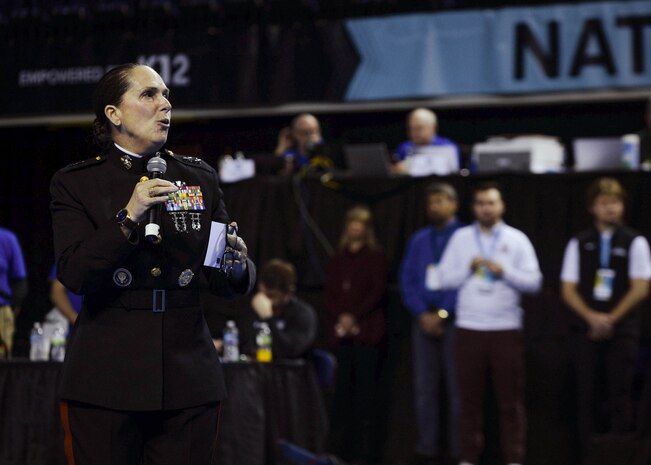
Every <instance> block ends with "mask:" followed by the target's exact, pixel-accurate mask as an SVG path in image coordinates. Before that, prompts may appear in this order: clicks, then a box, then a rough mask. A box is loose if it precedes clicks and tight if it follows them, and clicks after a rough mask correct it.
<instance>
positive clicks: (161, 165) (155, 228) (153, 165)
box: [145, 152, 167, 244]
mask: <svg viewBox="0 0 651 465" xmlns="http://www.w3.org/2000/svg"><path fill="white" fill-rule="evenodd" d="M147 171H148V172H149V178H150V179H155V178H162V177H163V175H164V174H165V171H167V162H166V161H165V160H163V158H162V157H161V156H160V152H159V153H156V155H155V156H153V157H151V158H150V159H149V161H148V162H147ZM162 207H163V205H162V204H160V203H159V204H158V205H154V206H153V207H152V208H150V209H149V223H147V225H146V226H145V237H146V238H147V240H148V241H149V242H152V243H154V244H158V243H159V242H160V241H161V240H162V237H161V235H160V215H161V208H162Z"/></svg>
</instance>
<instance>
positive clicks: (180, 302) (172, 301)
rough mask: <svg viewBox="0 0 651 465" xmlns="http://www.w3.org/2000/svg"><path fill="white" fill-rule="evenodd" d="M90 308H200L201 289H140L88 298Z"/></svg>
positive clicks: (159, 309)
mask: <svg viewBox="0 0 651 465" xmlns="http://www.w3.org/2000/svg"><path fill="white" fill-rule="evenodd" d="M87 301H88V306H89V308H91V309H93V308H97V307H102V308H112V307H113V308H115V307H124V308H126V309H129V310H149V311H152V312H164V311H165V310H167V309H170V308H183V307H198V306H199V302H200V297H199V289H138V290H130V291H123V292H121V293H119V294H117V295H111V296H108V295H104V296H100V295H94V296H88V299H87Z"/></svg>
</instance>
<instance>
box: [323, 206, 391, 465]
mask: <svg viewBox="0 0 651 465" xmlns="http://www.w3.org/2000/svg"><path fill="white" fill-rule="evenodd" d="M387 280H388V266H387V261H386V258H385V255H384V252H383V251H382V250H381V249H380V247H379V245H378V241H377V238H376V237H375V232H374V228H373V217H372V215H371V211H370V210H369V209H368V208H366V207H363V206H357V207H353V208H352V209H350V210H348V212H347V213H346V217H345V221H344V227H343V233H342V235H341V239H340V241H339V249H338V251H337V253H336V254H335V255H334V256H333V257H332V258H331V259H330V262H329V264H328V269H327V275H326V282H325V290H324V300H325V306H326V313H327V314H326V327H325V330H326V334H327V337H328V341H329V344H330V347H332V349H333V351H334V353H335V355H336V357H337V362H338V371H337V382H336V387H335V394H334V399H333V411H332V416H331V435H332V437H331V439H332V447H333V452H334V453H335V454H337V455H339V456H340V457H342V458H343V459H344V460H346V461H348V462H351V463H367V464H372V463H378V462H379V459H380V457H379V454H380V453H381V451H380V450H378V448H377V444H378V435H379V434H380V431H379V429H378V424H379V423H380V422H379V420H378V418H377V415H378V413H379V412H380V411H382V410H385V409H386V405H380V403H379V400H378V385H379V377H380V371H381V361H382V342H383V340H384V336H385V331H386V329H385V326H386V324H385V311H386V293H387Z"/></svg>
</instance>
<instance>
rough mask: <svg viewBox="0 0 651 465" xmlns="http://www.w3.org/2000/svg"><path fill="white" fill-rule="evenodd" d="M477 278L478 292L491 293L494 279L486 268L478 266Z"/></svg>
mask: <svg viewBox="0 0 651 465" xmlns="http://www.w3.org/2000/svg"><path fill="white" fill-rule="evenodd" d="M477 278H479V290H480V291H481V292H493V284H494V281H495V277H494V276H493V273H491V271H490V270H489V269H488V268H486V267H485V266H480V267H479V268H478V269H477Z"/></svg>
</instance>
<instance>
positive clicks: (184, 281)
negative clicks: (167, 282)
mask: <svg viewBox="0 0 651 465" xmlns="http://www.w3.org/2000/svg"><path fill="white" fill-rule="evenodd" d="M192 278H194V273H193V272H192V270H191V269H189V268H188V269H187V270H183V271H181V274H180V275H179V286H181V287H185V286H187V285H188V284H190V281H192Z"/></svg>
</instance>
